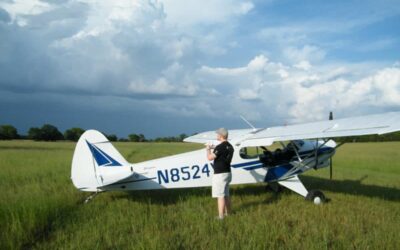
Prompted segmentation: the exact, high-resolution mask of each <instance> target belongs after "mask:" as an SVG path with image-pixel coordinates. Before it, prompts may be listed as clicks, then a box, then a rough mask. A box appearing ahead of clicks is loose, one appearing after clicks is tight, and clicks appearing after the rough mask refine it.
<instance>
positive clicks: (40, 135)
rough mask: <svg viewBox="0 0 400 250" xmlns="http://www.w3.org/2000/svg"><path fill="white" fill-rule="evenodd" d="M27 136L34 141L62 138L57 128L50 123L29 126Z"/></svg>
mask: <svg viewBox="0 0 400 250" xmlns="http://www.w3.org/2000/svg"><path fill="white" fill-rule="evenodd" d="M28 137H29V138H30V139H33V140H35V141H56V140H64V136H63V135H62V134H61V132H60V131H59V130H58V128H57V127H55V126H53V125H50V124H45V125H43V126H42V127H41V128H36V127H32V128H30V129H29V131H28Z"/></svg>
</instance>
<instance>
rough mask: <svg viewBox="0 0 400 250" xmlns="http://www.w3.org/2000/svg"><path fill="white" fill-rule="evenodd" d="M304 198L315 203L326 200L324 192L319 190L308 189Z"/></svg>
mask: <svg viewBox="0 0 400 250" xmlns="http://www.w3.org/2000/svg"><path fill="white" fill-rule="evenodd" d="M306 200H308V201H311V202H313V203H314V204H315V205H319V204H322V203H324V202H326V201H327V199H326V197H325V195H324V193H322V192H321V191H319V190H310V191H309V192H308V194H307V196H306Z"/></svg>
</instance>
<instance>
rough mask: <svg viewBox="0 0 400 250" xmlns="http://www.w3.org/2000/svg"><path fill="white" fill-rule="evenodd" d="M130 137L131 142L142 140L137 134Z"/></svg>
mask: <svg viewBox="0 0 400 250" xmlns="http://www.w3.org/2000/svg"><path fill="white" fill-rule="evenodd" d="M128 137H129V140H130V141H132V142H138V141H139V139H140V137H139V135H137V134H130V135H128Z"/></svg>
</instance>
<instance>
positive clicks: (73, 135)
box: [64, 128, 85, 141]
mask: <svg viewBox="0 0 400 250" xmlns="http://www.w3.org/2000/svg"><path fill="white" fill-rule="evenodd" d="M84 132H85V130H83V129H81V128H70V129H67V130H65V132H64V138H65V140H70V141H78V140H79V137H81V135H82V134H83V133H84Z"/></svg>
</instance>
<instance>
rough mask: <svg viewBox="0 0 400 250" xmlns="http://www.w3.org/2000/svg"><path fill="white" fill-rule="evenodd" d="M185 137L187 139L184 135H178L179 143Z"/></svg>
mask: <svg viewBox="0 0 400 250" xmlns="http://www.w3.org/2000/svg"><path fill="white" fill-rule="evenodd" d="M186 137H188V136H187V135H186V134H180V135H179V141H183V139H185V138H186Z"/></svg>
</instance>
